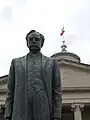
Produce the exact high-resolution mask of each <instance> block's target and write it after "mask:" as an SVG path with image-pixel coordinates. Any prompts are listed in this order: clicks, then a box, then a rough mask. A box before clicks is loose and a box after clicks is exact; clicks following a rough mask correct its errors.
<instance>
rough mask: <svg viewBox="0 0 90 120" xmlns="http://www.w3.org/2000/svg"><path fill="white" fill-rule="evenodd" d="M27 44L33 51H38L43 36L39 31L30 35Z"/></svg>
mask: <svg viewBox="0 0 90 120" xmlns="http://www.w3.org/2000/svg"><path fill="white" fill-rule="evenodd" d="M27 46H28V48H29V49H30V50H31V51H38V50H40V49H41V37H40V35H39V34H38V33H37V32H33V33H31V34H30V35H28V37H27Z"/></svg>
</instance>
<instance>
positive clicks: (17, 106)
mask: <svg viewBox="0 0 90 120" xmlns="http://www.w3.org/2000/svg"><path fill="white" fill-rule="evenodd" d="M26 61H27V55H26V56H24V57H20V58H16V59H13V60H12V62H11V66H10V72H9V76H8V83H7V95H6V102H5V115H4V117H5V118H8V117H9V118H10V120H28V118H27V62H26ZM42 74H43V82H44V85H45V89H46V92H47V96H48V101H49V107H50V120H52V119H53V118H58V119H60V120H61V109H62V91H61V78H60V71H59V65H58V63H57V62H56V60H55V59H53V58H49V57H46V56H44V55H42Z"/></svg>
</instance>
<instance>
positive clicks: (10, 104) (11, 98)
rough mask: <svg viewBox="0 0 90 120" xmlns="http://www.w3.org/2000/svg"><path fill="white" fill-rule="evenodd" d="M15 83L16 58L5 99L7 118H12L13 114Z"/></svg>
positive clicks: (10, 71) (12, 63)
mask: <svg viewBox="0 0 90 120" xmlns="http://www.w3.org/2000/svg"><path fill="white" fill-rule="evenodd" d="M14 84H15V74H14V60H12V62H11V66H10V70H9V75H8V82H7V93H6V101H5V114H4V118H5V119H7V118H8V119H10V118H11V116H12V109H13V101H14Z"/></svg>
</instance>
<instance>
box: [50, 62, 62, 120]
mask: <svg viewBox="0 0 90 120" xmlns="http://www.w3.org/2000/svg"><path fill="white" fill-rule="evenodd" d="M61 112H62V89H61V77H60V70H59V65H58V62H57V61H56V60H53V82H52V118H53V120H55V119H57V120H61Z"/></svg>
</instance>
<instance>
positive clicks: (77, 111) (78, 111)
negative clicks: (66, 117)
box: [71, 103, 84, 120]
mask: <svg viewBox="0 0 90 120" xmlns="http://www.w3.org/2000/svg"><path fill="white" fill-rule="evenodd" d="M71 108H72V110H73V111H74V120H82V110H83V108H84V104H82V103H80V104H76V103H73V104H72V105H71Z"/></svg>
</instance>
